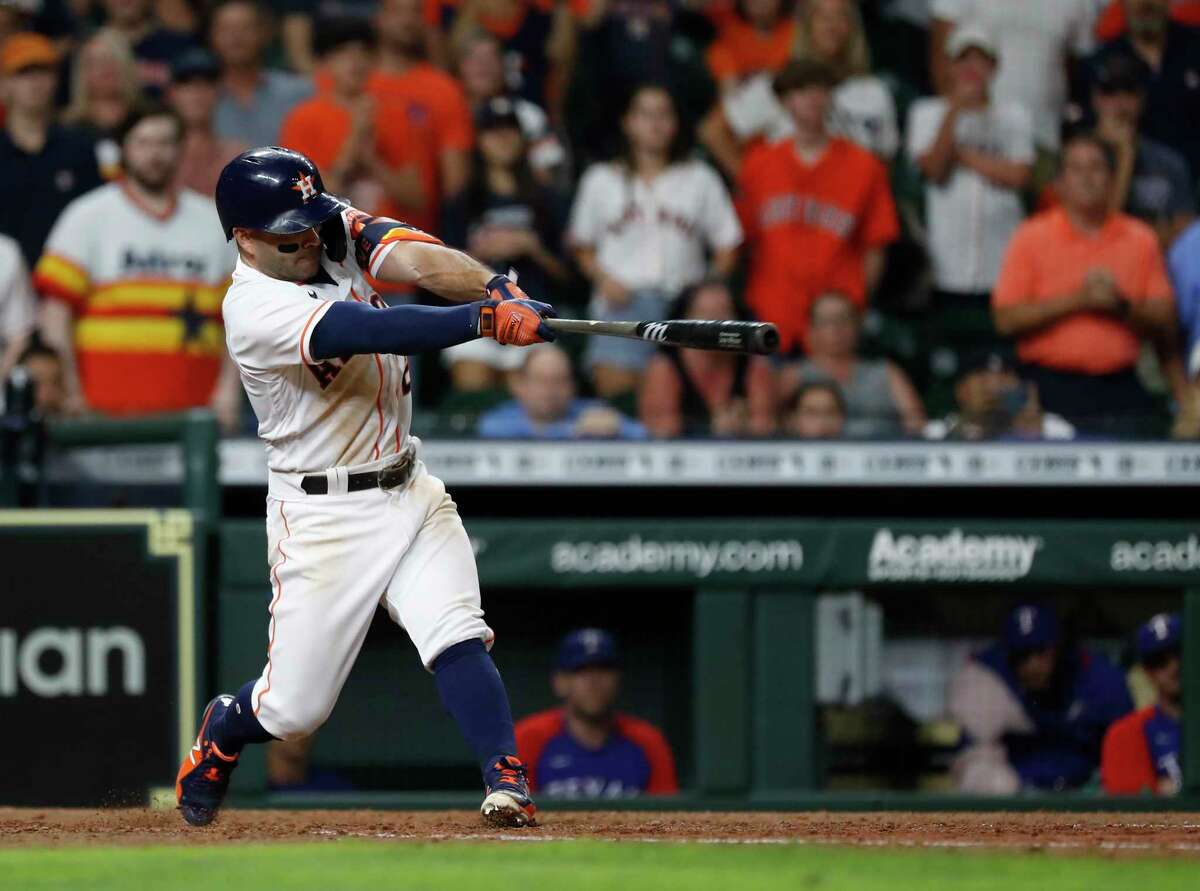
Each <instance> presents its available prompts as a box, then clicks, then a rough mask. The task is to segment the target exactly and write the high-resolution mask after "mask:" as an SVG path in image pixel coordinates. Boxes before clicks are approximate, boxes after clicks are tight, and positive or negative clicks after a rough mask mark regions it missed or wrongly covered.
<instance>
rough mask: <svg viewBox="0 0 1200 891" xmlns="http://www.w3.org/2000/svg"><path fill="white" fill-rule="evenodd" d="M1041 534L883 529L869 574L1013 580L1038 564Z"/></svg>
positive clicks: (891, 578)
mask: <svg viewBox="0 0 1200 891" xmlns="http://www.w3.org/2000/svg"><path fill="white" fill-rule="evenodd" d="M1042 545H1043V540H1042V539H1041V538H1040V537H1039V536H1021V535H966V534H964V533H963V531H962V530H961V529H952V530H950V532H948V533H947V534H945V535H894V534H893V533H892V530H891V529H880V530H878V531H877V532H876V533H875V539H874V541H872V542H871V553H870V556H869V557H868V558H867V578H868V579H870V580H871V581H879V582H904V581H1013V580H1015V579H1020V578H1024V577H1025V576H1027V575H1028V574H1029V572H1030V570H1031V569H1033V559H1034V556H1035V555H1036V553H1037V551H1038V549H1039V548H1040V547H1042Z"/></svg>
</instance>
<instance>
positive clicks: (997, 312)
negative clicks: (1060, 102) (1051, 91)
mask: <svg viewBox="0 0 1200 891" xmlns="http://www.w3.org/2000/svg"><path fill="white" fill-rule="evenodd" d="M1115 172H1116V156H1115V154H1114V153H1113V150H1112V148H1111V147H1110V146H1109V145H1108V144H1107V143H1106V142H1104V141H1103V140H1101V139H1100V138H1099V137H1098V136H1095V135H1094V134H1090V133H1078V134H1076V135H1075V136H1073V137H1071V138H1070V139H1068V140H1067V142H1066V144H1065V145H1064V146H1063V153H1062V169H1061V171H1060V174H1059V182H1058V189H1059V192H1060V194H1061V196H1062V205H1061V206H1060V207H1058V208H1055V209H1053V210H1050V211H1047V212H1045V213H1041V214H1038V215H1037V216H1035V217H1034V218H1032V219H1030V220H1027V221H1026V222H1025V223H1023V224H1021V226H1020V227H1018V229H1017V230H1016V232H1014V233H1013V236H1012V240H1011V241H1010V242H1009V246H1008V251H1007V253H1006V254H1005V258H1004V261H1003V263H1002V264H1001V267H1000V275H999V278H998V279H997V281H996V286H995V289H994V290H993V292H992V314H993V316H994V318H995V322H996V330H997V331H998V332H999V333H1000V334H1002V335H1004V336H1007V337H1015V338H1016V339H1017V354H1018V356H1019V357H1020V359H1021V362H1022V363H1023V367H1022V376H1023V377H1025V378H1027V379H1028V380H1031V381H1032V382H1033V383H1035V384H1036V385H1037V388H1038V396H1039V398H1040V401H1041V405H1042V407H1043V408H1044V409H1045V410H1046V411H1050V412H1054V413H1055V414H1059V415H1062V416H1063V417H1065V418H1067V419H1068V420H1069V421H1070V422H1071V423H1072V424H1074V425H1075V427H1076V428H1077V429H1079V430H1081V431H1085V432H1090V433H1101V434H1138V433H1146V432H1157V431H1155V430H1154V427H1155V426H1156V424H1155V419H1156V414H1157V412H1156V407H1155V404H1154V401H1153V399H1152V398H1151V397H1150V395H1149V394H1148V393H1147V392H1146V391H1145V389H1144V388H1143V387H1142V385H1141V383H1140V382H1139V380H1138V378H1137V374H1136V373H1135V370H1134V366H1135V364H1136V363H1137V359H1138V355H1139V354H1140V352H1141V340H1142V339H1143V338H1145V339H1148V340H1151V341H1152V342H1153V343H1154V344H1155V345H1156V346H1157V347H1158V350H1159V357H1160V361H1161V362H1162V366H1163V371H1164V373H1165V374H1166V376H1167V378H1168V380H1169V381H1170V383H1171V386H1172V389H1173V390H1174V392H1175V395H1176V398H1177V399H1179V400H1180V404H1185V400H1186V395H1187V382H1186V380H1185V378H1184V375H1183V367H1182V364H1181V362H1180V359H1179V350H1178V346H1177V344H1176V343H1175V341H1176V322H1175V303H1174V300H1173V299H1172V296H1171V285H1170V282H1169V281H1168V279H1167V271H1166V267H1165V265H1164V263H1163V259H1162V256H1161V255H1160V253H1159V248H1158V239H1157V237H1156V236H1155V234H1154V231H1153V230H1152V229H1150V228H1149V227H1148V226H1146V225H1145V224H1144V223H1142V222H1139V221H1138V220H1136V219H1134V218H1133V217H1130V216H1127V215H1125V214H1122V213H1116V212H1113V211H1110V210H1109V199H1110V192H1111V190H1112V186H1113V182H1114V179H1115ZM1148 424H1149V426H1147V425H1148Z"/></svg>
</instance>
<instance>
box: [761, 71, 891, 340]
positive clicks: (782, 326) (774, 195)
mask: <svg viewBox="0 0 1200 891" xmlns="http://www.w3.org/2000/svg"><path fill="white" fill-rule="evenodd" d="M835 82H836V80H835V75H834V73H833V71H832V70H831V69H830V68H829V67H828V66H826V65H824V64H822V63H820V62H811V61H797V62H792V63H791V64H789V65H788V66H787V67H786V68H785V69H784V70H783V71H781V72H780V73H779V75H778V76H777V77H776V78H775V92H776V94H777V95H778V96H779V101H780V102H781V103H782V104H783V106H784V107H785V108H786V109H787V111H788V114H789V115H790V117H791V118H792V122H793V124H794V126H795V133H794V135H793V137H792V138H791V139H787V140H783V141H780V142H777V143H772V144H768V145H761V146H759V147H758V148H756V149H754V150H752V151H751V152H750V154H749V155H748V156H747V158H746V160H745V162H744V164H743V165H742V169H741V173H740V174H739V176H738V185H739V188H740V190H741V197H740V201H739V210H740V212H741V215H742V224H743V227H744V228H745V230H746V243H747V244H748V245H749V246H750V248H751V253H752V256H751V261H750V277H749V282H748V285H747V289H746V300H747V302H748V303H749V305H750V308H751V309H752V310H753V311H754V313H755V314H756V315H757V316H758V317H759V318H760V319H763V320H764V321H768V322H774V323H775V324H776V325H777V326H778V327H779V334H780V339H781V343H782V349H783V350H785V351H787V350H790V349H793V348H795V347H797V346H800V347H803V346H805V343H806V338H807V335H808V320H809V307H810V306H811V304H812V301H813V300H814V299H815V298H816V297H817V296H818V295H819V294H822V293H824V292H826V291H839V292H841V293H843V294H846V295H847V296H848V297H849V298H850V299H851V300H852V301H853V302H854V304H855V305H856V306H858V307H860V308H861V307H864V306H866V303H867V297H868V295H869V294H870V293H871V292H872V291H873V290H874V288H875V285H876V284H878V282H879V279H880V277H881V276H882V274H883V264H884V254H883V249H884V247H885V246H886V245H887V244H888V243H889V242H891V241H894V240H895V239H896V237H897V235H898V234H899V225H898V223H897V220H896V209H895V205H894V204H893V202H892V193H891V189H890V186H889V185H888V178H887V170H886V169H885V168H884V166H883V164H881V163H880V162H879V161H878V160H877V159H876V158H875V157H874V156H873V155H872V154H871V153H870V152H868V151H866V150H865V149H862V148H859V147H858V146H857V145H855V144H854V143H852V142H850V141H849V140H847V139H844V138H842V137H838V136H831V135H830V133H829V130H828V129H827V126H826V118H827V116H828V113H829V105H830V91H831V90H832V88H833V85H834V83H835Z"/></svg>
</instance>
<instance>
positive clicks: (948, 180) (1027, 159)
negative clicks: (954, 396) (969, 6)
mask: <svg viewBox="0 0 1200 891" xmlns="http://www.w3.org/2000/svg"><path fill="white" fill-rule="evenodd" d="M946 55H947V57H948V59H949V77H950V83H951V86H950V87H949V92H948V94H947V95H946V96H944V97H942V96H938V97H930V98H926V99H920V100H918V101H917V102H915V103H914V104H913V106H912V108H911V110H910V111H909V115H908V154H909V157H910V158H911V159H912V161H913V163H914V164H915V165H916V167H917V169H918V170H919V171H920V172H921V174H922V175H923V177H924V178H925V225H926V227H927V230H928V233H929V253H930V258H931V260H932V263H933V283H934V289H935V290H934V293H933V301H932V303H933V305H932V307H931V317H932V319H933V320H934V324H939V322H938V320H941V319H956V320H959V319H961V320H963V321H962V322H961V323H960V324H958V325H957V327H956V329H955V330H954V331H953V332H950V331H948V330H946V331H939V336H938V338H937V339H938V341H939V342H940V343H942V344H943V345H951V344H948V343H947V341H954V344H953V345H957V344H961V343H963V342H973V343H983V342H994V341H995V340H996V334H995V331H994V329H993V327H992V323H991V307H990V300H991V297H990V295H991V290H992V285H993V284H995V282H996V276H997V275H998V274H999V272H1000V263H1001V260H1003V258H1004V249H1005V247H1007V245H1008V240H1009V238H1010V237H1012V234H1013V232H1014V231H1015V230H1016V228H1017V226H1019V225H1020V224H1021V220H1022V219H1023V218H1024V216H1025V208H1024V205H1023V204H1022V201H1021V190H1022V189H1024V188H1025V187H1026V186H1027V185H1028V184H1029V179H1030V175H1031V173H1032V170H1033V161H1034V146H1033V125H1032V122H1031V120H1030V117H1029V112H1027V111H1026V110H1025V108H1024V107H1023V106H1021V105H1019V104H1017V103H1014V102H997V101H994V100H993V99H992V96H991V85H992V80H993V78H994V76H995V73H996V65H997V50H996V45H995V42H994V41H993V40H992V39H991V36H990V35H989V34H988V33H987V32H986V31H984V30H983V29H982V28H978V27H974V26H970V25H963V26H959V27H958V28H957V29H956V30H955V31H954V33H953V34H952V35H951V37H950V39H949V40H948V41H946ZM939 327H947V328H948V327H949V326H939Z"/></svg>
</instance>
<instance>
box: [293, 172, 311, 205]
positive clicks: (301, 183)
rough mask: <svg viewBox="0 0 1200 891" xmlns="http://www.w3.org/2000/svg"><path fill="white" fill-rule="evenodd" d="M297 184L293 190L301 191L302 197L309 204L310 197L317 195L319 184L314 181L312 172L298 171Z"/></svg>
mask: <svg viewBox="0 0 1200 891" xmlns="http://www.w3.org/2000/svg"><path fill="white" fill-rule="evenodd" d="M296 176H297V179H296V185H294V186H292V191H293V192H299V193H300V197H301V199H303V201H304V203H305V204H307V203H308V202H309V200H310V199H312V198H316V197H317V186H316V184H315V183H314V182H313V178H312V174H311V173H303V172H301V173H298V174H297V175H296Z"/></svg>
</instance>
